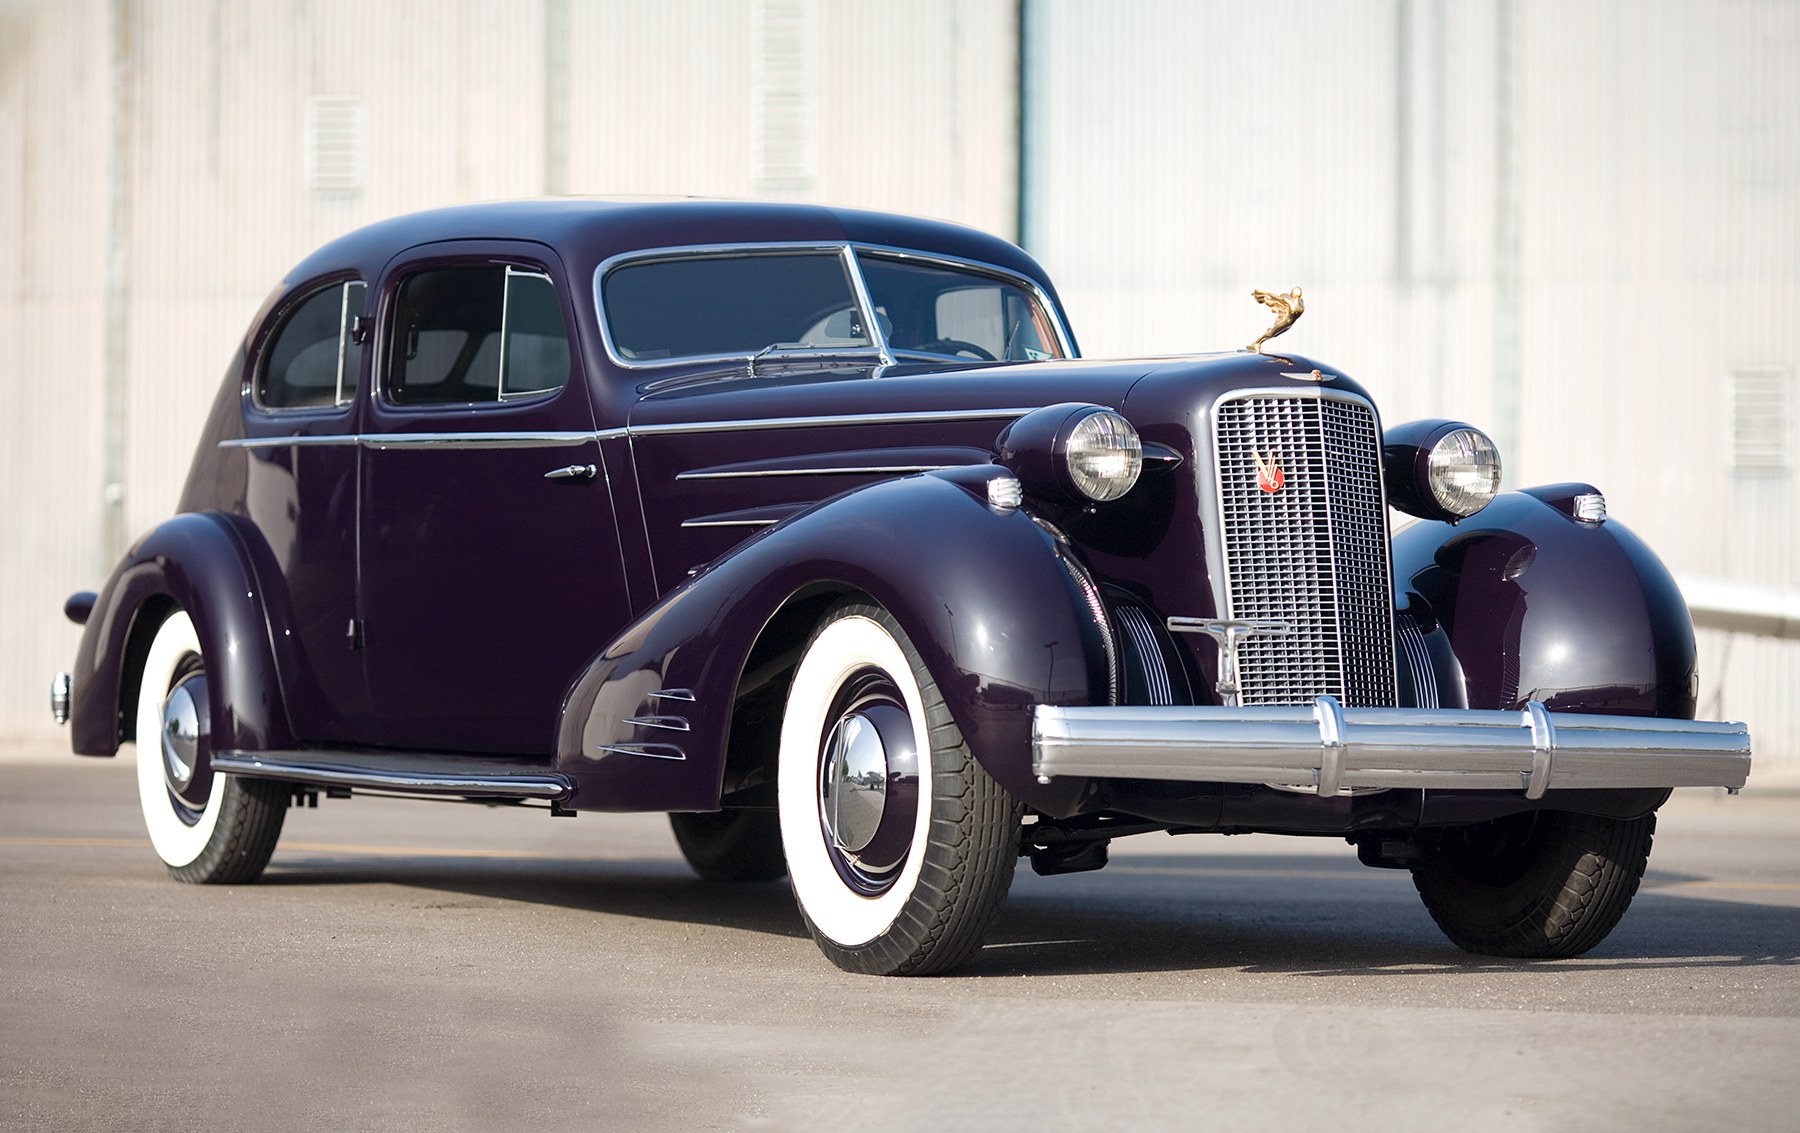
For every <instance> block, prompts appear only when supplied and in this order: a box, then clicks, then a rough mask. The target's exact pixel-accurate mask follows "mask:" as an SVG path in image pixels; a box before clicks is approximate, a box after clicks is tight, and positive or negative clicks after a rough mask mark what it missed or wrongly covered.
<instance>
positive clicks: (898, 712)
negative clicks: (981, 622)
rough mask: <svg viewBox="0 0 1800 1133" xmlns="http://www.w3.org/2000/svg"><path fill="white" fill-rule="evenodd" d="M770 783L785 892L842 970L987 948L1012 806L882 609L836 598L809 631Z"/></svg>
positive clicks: (930, 965)
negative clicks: (774, 790) (789, 885)
mask: <svg viewBox="0 0 1800 1133" xmlns="http://www.w3.org/2000/svg"><path fill="white" fill-rule="evenodd" d="M777 787H778V791H779V799H780V814H781V838H782V844H783V847H784V848H785V850H786V852H787V865H788V874H789V876H790V877H791V878H792V879H793V885H794V897H795V899H796V900H797V902H798V903H799V905H800V912H801V914H802V916H804V918H805V920H806V924H807V927H808V929H809V930H810V931H811V932H812V936H813V939H814V941H816V942H817V943H818V945H819V948H820V949H821V950H822V951H823V952H824V953H825V955H827V956H828V957H830V958H831V960H832V962H833V963H835V964H836V965H837V966H838V967H840V968H843V969H845V970H846V971H851V972H863V973H868V974H872V975H930V974H936V973H940V972H946V971H949V970H950V969H951V968H954V967H955V966H956V965H958V964H960V963H962V962H963V961H964V960H966V959H968V958H969V956H971V955H972V954H973V953H974V952H975V951H976V949H978V948H980V947H981V941H982V937H983V935H984V934H985V933H986V931H987V928H988V925H989V924H990V923H991V922H992V921H993V919H994V916H995V914H996V913H997V912H998V911H999V908H1000V904H1001V902H1002V901H1003V900H1005V898H1006V891H1007V889H1008V888H1009V887H1010V886H1011V884H1012V874H1013V865H1014V863H1015V862H1016V861H1017V859H1018V852H1019V848H1018V841H1019V824H1020V821H1021V813H1022V812H1021V808H1020V806H1019V804H1018V803H1017V802H1016V801H1015V800H1013V798H1012V797H1011V796H1010V795H1008V794H1007V793H1006V791H1005V790H1004V789H1003V788H1002V787H1001V786H1000V785H999V784H998V783H996V782H994V780H993V779H991V778H990V777H989V776H988V774H987V772H986V771H984V770H982V768H981V766H980V765H979V764H977V763H976V762H975V760H974V757H973V756H971V755H970V753H969V749H968V746H967V745H966V744H965V743H964V742H963V737H962V732H961V731H960V730H959V729H958V728H957V726H956V722H955V721H954V720H952V719H951V717H950V712H949V710H948V708H946V707H945V705H944V700H943V697H942V696H941V695H939V693H938V689H937V685H936V684H935V683H934V682H933V681H932V679H931V676H930V674H929V673H927V672H926V669H925V666H924V663H923V662H922V661H921V660H920V658H919V654H918V651H917V650H916V649H914V648H913V646H912V643H911V642H910V641H909V640H907V637H906V634H905V632H904V631H902V630H901V628H900V625H899V623H898V622H896V621H895V620H894V618H893V616H892V615H890V614H889V613H888V612H887V611H886V610H884V609H882V608H881V607H879V606H874V605H868V604H863V603H854V602H852V603H846V604H844V605H841V606H839V607H837V608H836V609H835V610H833V611H832V612H831V613H830V614H829V615H828V616H827V617H826V618H825V620H824V621H823V622H822V623H821V624H820V626H819V628H818V630H817V631H816V632H815V633H814V634H813V636H812V640H811V641H810V642H808V644H807V646H806V650H805V652H804V654H803V655H802V657H801V660H800V664H799V666H798V668H797V669H796V670H795V672H794V681H793V685H792V686H791V688H790V689H789V692H788V701H787V711H786V714H785V716H784V718H783V720H782V725H781V748H780V767H779V773H778V780H777Z"/></svg>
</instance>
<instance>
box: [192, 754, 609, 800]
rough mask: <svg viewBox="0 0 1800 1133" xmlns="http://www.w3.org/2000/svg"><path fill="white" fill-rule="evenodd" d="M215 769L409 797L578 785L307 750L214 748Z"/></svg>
mask: <svg viewBox="0 0 1800 1133" xmlns="http://www.w3.org/2000/svg"><path fill="white" fill-rule="evenodd" d="M212 766H213V770H214V771H221V772H224V773H225V774H227V775H242V776H244V777H246V778H251V779H282V780H285V781H287V782H292V783H305V784H310V785H315V786H321V787H362V788H364V789H367V790H379V791H393V792H395V793H398V794H405V795H472V796H477V797H483V798H487V797H492V798H516V799H566V798H568V797H569V796H570V795H571V794H573V793H574V785H573V784H571V783H570V782H569V780H568V779H566V778H564V777H563V776H561V775H557V774H550V773H536V772H533V773H527V774H519V775H485V774H483V775H477V774H467V775H465V774H458V773H454V772H431V771H401V770H395V771H388V770H382V769H379V768H370V767H347V766H333V765H331V764H329V763H325V762H322V761H313V760H309V759H308V753H306V752H263V753H259V754H249V753H246V752H215V753H213V758H212Z"/></svg>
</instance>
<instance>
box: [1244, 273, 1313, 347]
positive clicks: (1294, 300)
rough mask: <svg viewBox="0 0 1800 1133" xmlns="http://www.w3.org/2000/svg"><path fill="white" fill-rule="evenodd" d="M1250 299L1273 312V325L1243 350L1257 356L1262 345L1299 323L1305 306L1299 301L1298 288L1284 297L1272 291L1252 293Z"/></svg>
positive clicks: (1304, 311)
mask: <svg viewBox="0 0 1800 1133" xmlns="http://www.w3.org/2000/svg"><path fill="white" fill-rule="evenodd" d="M1250 297H1251V298H1253V299H1255V300H1256V301H1257V302H1258V303H1261V304H1262V305H1263V306H1265V307H1267V308H1269V309H1270V310H1271V311H1274V312H1275V324H1274V325H1273V326H1271V327H1270V328H1269V329H1268V330H1266V331H1263V333H1262V337H1261V338H1259V339H1257V340H1256V341H1255V342H1252V343H1251V344H1250V345H1249V346H1246V347H1245V348H1244V349H1246V350H1249V351H1252V352H1254V353H1257V354H1260V353H1262V344H1263V343H1265V342H1267V341H1269V340H1270V339H1271V338H1274V337H1275V336H1276V335H1278V334H1282V333H1284V332H1285V331H1286V330H1287V329H1288V328H1289V327H1291V326H1293V325H1294V324H1295V323H1296V322H1298V321H1299V319H1300V316H1301V315H1303V314H1305V313H1306V304H1305V303H1303V302H1302V301H1301V299H1300V289H1299V288H1298V287H1296V288H1294V289H1293V290H1292V291H1290V292H1288V293H1287V294H1286V295H1277V294H1275V293H1274V292H1272V291H1252V292H1251V293H1250Z"/></svg>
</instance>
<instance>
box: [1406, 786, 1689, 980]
mask: <svg viewBox="0 0 1800 1133" xmlns="http://www.w3.org/2000/svg"><path fill="white" fill-rule="evenodd" d="M1540 821H1544V822H1548V823H1549V824H1550V826H1549V829H1548V830H1547V832H1546V835H1545V837H1544V839H1543V842H1542V843H1541V845H1540V846H1539V847H1538V860H1537V861H1535V862H1534V863H1533V864H1532V867H1531V868H1530V869H1529V870H1527V871H1526V873H1525V875H1524V876H1523V877H1521V878H1519V879H1518V880H1517V881H1515V882H1512V883H1510V884H1507V885H1486V884H1482V883H1480V882H1477V881H1474V880H1471V879H1470V878H1468V877H1465V876H1463V875H1462V874H1461V873H1460V872H1459V871H1458V870H1457V869H1456V868H1455V867H1454V865H1453V864H1452V863H1451V862H1449V861H1448V860H1445V859H1443V858H1428V859H1427V861H1426V862H1425V864H1423V865H1422V866H1420V867H1417V868H1415V869H1414V871H1413V884H1414V886H1415V887H1416V888H1417V889H1418V891H1419V896H1420V898H1421V899H1422V900H1423V901H1424V903H1425V908H1426V910H1427V911H1428V912H1429V913H1430V914H1431V918H1432V920H1434V921H1436V922H1437V926H1438V928H1440V929H1442V930H1443V933H1444V935H1445V936H1447V937H1449V938H1450V940H1451V941H1452V942H1453V943H1455V944H1456V946H1457V947H1459V948H1461V949H1463V950H1464V951H1466V952H1473V953H1476V954H1478V955H1488V956H1505V957H1511V958H1514V959H1566V958H1568V957H1571V956H1579V955H1582V954H1583V953H1585V952H1587V951H1589V950H1591V949H1592V948H1593V947H1594V946H1595V945H1597V944H1599V943H1600V942H1601V941H1602V940H1604V939H1606V937H1607V934H1609V933H1611V932H1612V930H1613V929H1614V928H1615V927H1616V926H1617V925H1618V923H1619V920H1620V918H1621V917H1623V916H1624V915H1625V910H1626V909H1627V908H1628V907H1629V906H1630V904H1631V900H1632V898H1633V897H1634V896H1636V894H1637V889H1638V883H1639V881H1640V880H1641V879H1642V878H1643V876H1644V869H1645V867H1646V866H1647V865H1648V863H1649V858H1650V848H1651V843H1652V841H1653V840H1654V835H1655V831H1656V815H1654V814H1647V815H1644V816H1643V817H1641V818H1636V819H1612V818H1600V817H1597V816H1594V815H1585V814H1574V813H1557V812H1547V813H1546V814H1544V815H1542V816H1540Z"/></svg>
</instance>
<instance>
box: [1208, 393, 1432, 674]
mask: <svg viewBox="0 0 1800 1133" xmlns="http://www.w3.org/2000/svg"><path fill="white" fill-rule="evenodd" d="M1212 416H1213V439H1214V468H1213V473H1214V483H1215V485H1216V488H1217V499H1218V507H1219V519H1220V523H1219V525H1218V538H1219V539H1220V552H1221V554H1220V564H1221V566H1222V568H1223V575H1224V595H1223V596H1224V600H1225V605H1224V609H1225V616H1226V617H1229V618H1234V619H1252V618H1267V619H1271V620H1275V621H1281V622H1285V623H1287V624H1289V625H1291V626H1293V627H1294V629H1293V632H1292V633H1291V634H1288V635H1287V636H1281V637H1277V636H1266V635H1258V636H1254V637H1250V638H1247V639H1245V640H1244V641H1243V642H1242V644H1241V645H1240V646H1239V647H1238V663H1239V683H1240V686H1241V689H1242V691H1241V693H1240V700H1241V702H1242V703H1243V704H1246V705H1250V704H1307V703H1310V702H1311V701H1312V699H1313V698H1314V697H1316V696H1319V695H1321V694H1329V695H1331V696H1335V697H1337V698H1338V699H1339V700H1340V701H1342V702H1343V703H1344V704H1348V705H1355V706H1368V707H1387V706H1392V705H1393V704H1394V703H1395V702H1396V700H1397V699H1398V697H1397V691H1396V685H1395V680H1396V678H1395V668H1394V620H1393V619H1394V613H1393V597H1392V595H1393V584H1392V572H1391V566H1390V563H1389V554H1388V531H1387V504H1386V497H1385V495H1384V493H1383V486H1382V480H1381V432H1380V427H1379V425H1378V423H1377V421H1376V416H1375V408H1374V406H1372V405H1371V404H1369V402H1367V401H1366V400H1364V399H1362V398H1360V397H1356V396H1354V395H1351V394H1344V393H1337V392H1327V391H1319V392H1317V393H1308V394H1305V395H1295V394H1292V393H1289V392H1286V391H1282V392H1278V393H1274V392H1264V391H1257V392H1247V393H1241V394H1236V395H1232V396H1229V397H1227V398H1225V399H1222V400H1221V401H1219V402H1218V403H1217V405H1215V407H1214V409H1213V415H1212ZM1277 484H1278V487H1275V490H1273V491H1270V490H1267V489H1268V488H1269V487H1271V486H1275V485H1277Z"/></svg>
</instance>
